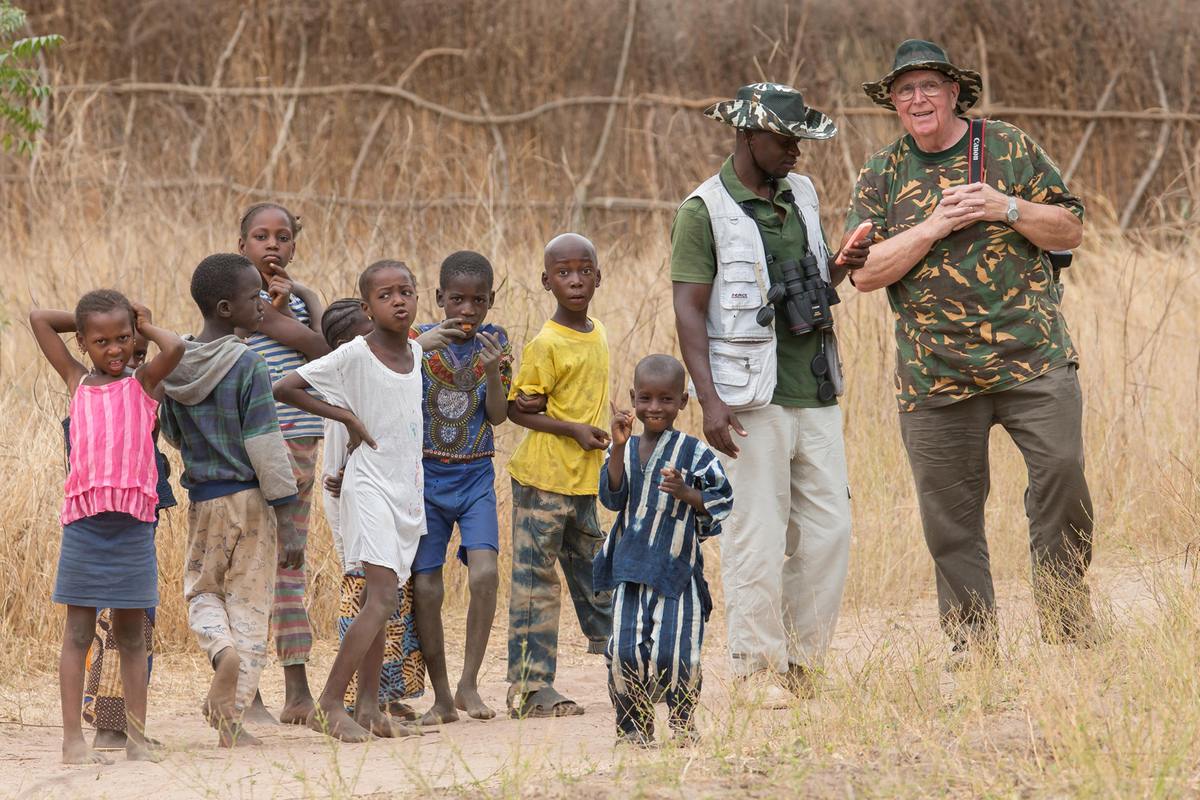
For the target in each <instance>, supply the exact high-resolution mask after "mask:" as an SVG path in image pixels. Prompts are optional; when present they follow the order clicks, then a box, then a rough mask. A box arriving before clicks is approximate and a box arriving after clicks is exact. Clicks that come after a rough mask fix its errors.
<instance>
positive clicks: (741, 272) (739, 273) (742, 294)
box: [720, 261, 763, 311]
mask: <svg viewBox="0 0 1200 800" xmlns="http://www.w3.org/2000/svg"><path fill="white" fill-rule="evenodd" d="M722 273H723V278H724V280H722V281H721V282H720V286H721V307H722V308H727V309H729V310H731V311H748V310H750V309H756V308H761V307H762V304H763V296H762V290H761V289H759V288H758V277H757V275H756V274H755V270H754V263H753V262H750V261H735V262H731V263H727V264H725V265H723V269H722Z"/></svg>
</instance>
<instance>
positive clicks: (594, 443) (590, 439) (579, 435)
mask: <svg viewBox="0 0 1200 800" xmlns="http://www.w3.org/2000/svg"><path fill="white" fill-rule="evenodd" d="M572 438H574V439H575V441H576V442H577V443H578V444H579V446H580V447H582V448H583V449H584V450H585V451H587V450H603V449H604V448H605V447H608V442H609V439H610V438H611V437H610V436H609V435H608V431H606V430H604V429H603V428H597V427H596V426H595V425H588V424H586V423H582V422H580V423H578V424H577V425H576V426H575V430H574V434H573V435H572Z"/></svg>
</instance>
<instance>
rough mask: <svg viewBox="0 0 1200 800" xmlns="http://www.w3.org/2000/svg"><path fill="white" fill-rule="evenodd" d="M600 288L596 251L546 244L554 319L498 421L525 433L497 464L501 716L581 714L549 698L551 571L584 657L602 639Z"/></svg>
mask: <svg viewBox="0 0 1200 800" xmlns="http://www.w3.org/2000/svg"><path fill="white" fill-rule="evenodd" d="M599 285H600V268H599V266H598V265H597V264H596V249H595V247H593V246H592V243H591V242H589V241H588V240H587V239H585V238H583V237H582V236H579V235H578V234H574V233H564V234H562V235H561V236H558V237H556V238H554V239H553V240H552V241H551V242H550V243H549V244H548V245H546V251H545V255H544V264H543V271H542V286H543V288H545V289H546V291H548V292H551V293H553V295H554V299H555V301H556V302H557V308H556V309H555V311H554V315H553V316H552V317H551V318H550V319H549V320H548V321H547V322H546V324H545V325H543V326H542V329H541V331H540V332H539V333H538V335H537V336H536V337H534V339H533V340H532V341H530V342H529V344H527V345H525V349H524V351H523V353H522V356H521V367H520V369H519V370H518V372H517V376H516V378H515V379H514V380H513V386H512V390H511V391H510V392H509V401H510V402H509V411H508V418H509V419H511V420H512V421H513V422H515V423H517V424H518V425H522V426H524V427H526V428H529V431H527V432H526V433H525V437H524V438H523V439H522V440H521V443H520V445H518V446H517V449H516V452H514V453H513V455H512V458H510V459H509V461H508V472H509V474H510V475H511V476H512V492H513V510H512V520H513V548H512V550H513V566H512V595H511V600H510V602H509V610H508V682H509V688H508V710H509V715H510V716H512V717H525V716H535V717H548V716H569V715H574V714H582V713H583V708H582V707H581V706H579V705H577V704H576V703H575V702H574V701H572V700H568V699H567V698H565V697H563V696H562V695H561V694H559V693H558V692H557V691H556V690H555V688H554V675H555V671H556V668H557V660H558V614H559V579H558V574H557V572H556V571H555V567H554V565H555V562H556V561H558V562H560V563H561V564H562V568H563V572H564V573H565V574H566V578H567V587H568V588H569V589H570V592H571V599H572V600H573V601H574V603H575V613H576V616H578V618H579V625H580V627H581V628H582V629H583V632H584V634H585V635H586V636H587V638H588V642H589V644H588V652H589V653H603V652H604V645H605V643H606V642H607V641H608V637H609V636H610V634H611V633H612V596H611V595H610V594H608V593H607V592H605V593H601V594H596V593H595V592H594V591H593V590H592V559H593V558H594V557H595V555H596V552H597V551H598V550H599V549H600V546H601V545H602V544H603V541H604V540H603V535H602V534H601V532H600V525H599V522H598V520H597V518H596V491H597V487H598V486H599V480H600V466H601V463H602V462H603V460H604V447H605V445H607V444H608V440H609V436H608V432H607V431H605V430H604V429H603V428H600V427H599V425H601V424H603V423H604V421H605V419H606V417H607V415H608V339H607V337H606V335H605V332H604V326H603V325H601V324H600V322H599V321H598V320H596V319H593V318H591V317H589V316H588V305H589V304H590V303H591V300H592V295H593V294H595V292H596V287H597V286H599ZM521 395H544V396H545V402H546V410H545V413H540V414H533V413H529V412H527V411H524V410H522V409H521V406H520V404H519V402H518V397H519V396H521Z"/></svg>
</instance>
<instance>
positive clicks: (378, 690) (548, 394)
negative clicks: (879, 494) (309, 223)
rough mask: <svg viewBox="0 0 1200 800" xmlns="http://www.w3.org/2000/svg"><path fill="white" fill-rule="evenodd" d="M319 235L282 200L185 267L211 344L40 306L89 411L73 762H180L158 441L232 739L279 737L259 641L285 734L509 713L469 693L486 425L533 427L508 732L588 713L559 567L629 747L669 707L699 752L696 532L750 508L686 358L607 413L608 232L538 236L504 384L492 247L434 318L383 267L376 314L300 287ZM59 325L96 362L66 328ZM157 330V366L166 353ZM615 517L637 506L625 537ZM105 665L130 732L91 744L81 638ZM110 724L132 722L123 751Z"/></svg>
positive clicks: (75, 563)
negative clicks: (263, 731)
mask: <svg viewBox="0 0 1200 800" xmlns="http://www.w3.org/2000/svg"><path fill="white" fill-rule="evenodd" d="M299 231H300V226H299V223H298V220H297V219H296V218H295V216H294V215H292V214H291V213H290V212H288V211H287V210H286V209H284V208H282V207H281V206H278V205H275V204H259V205H256V206H253V207H251V209H250V210H249V211H248V212H247V213H246V215H245V216H244V217H243V219H242V224H241V230H240V239H239V251H240V252H239V253H238V254H218V255H213V256H209V257H207V258H205V259H204V260H203V261H201V262H200V264H199V265H198V266H197V267H196V269H195V271H194V273H193V275H192V279H191V295H192V298H193V300H194V301H195V303H196V305H197V307H198V309H199V311H200V313H201V315H202V317H203V326H202V328H201V330H200V332H199V333H198V334H196V335H194V336H190V335H189V336H185V337H183V338H182V339H181V338H180V337H177V336H175V335H174V334H173V333H170V332H168V331H166V330H163V329H161V328H158V327H155V326H154V325H153V324H152V323H151V318H150V312H149V310H148V309H145V308H144V307H142V306H138V305H135V304H131V303H130V302H129V301H128V300H127V299H125V298H124V297H123V296H122V295H120V294H119V293H117V292H114V291H110V290H99V291H93V292H89V293H88V294H86V295H85V296H84V297H83V298H82V299H81V300H80V301H79V304H78V306H77V308H76V311H75V314H74V315H70V314H67V313H65V312H57V311H48V310H38V311H34V312H33V313H32V314H31V315H30V324H31V327H32V329H33V332H34V335H35V337H36V339H37V341H38V344H39V345H40V347H41V348H42V351H43V353H45V355H46V357H47V359H48V360H49V361H50V363H51V364H52V365H53V366H54V367H55V369H56V370H57V371H58V373H59V374H60V375H61V376H62V377H63V379H64V381H65V382H66V384H67V388H68V392H69V394H70V395H71V405H70V416H69V441H68V443H69V473H68V477H67V483H66V491H65V494H66V498H65V501H64V506H63V512H62V524H63V546H62V553H61V556H60V563H59V570H58V577H57V581H56V586H55V593H54V600H55V602H60V603H64V604H66V605H67V606H68V610H67V622H66V630H65V632H64V636H63V650H62V659H61V662H60V670H59V673H60V685H61V690H62V707H63V727H64V737H63V760H64V761H65V762H68V763H87V762H100V761H106V760H107V759H106V757H105V756H103V755H102V754H101V753H100V752H99V750H100V749H101V747H102V744H103V745H107V746H109V747H111V746H112V745H113V744H114V742H116V743H120V744H123V746H124V747H125V749H126V752H127V755H128V757H129V758H131V759H152V760H157V759H160V758H161V757H162V753H161V750H162V748H161V745H160V744H159V743H158V742H156V741H154V740H153V739H150V738H148V737H146V735H145V714H146V683H147V680H148V677H149V674H148V673H149V669H148V667H149V664H148V661H149V658H148V657H149V652H150V644H149V643H150V635H149V631H150V629H151V628H150V626H148V625H147V623H146V621H147V619H149V620H151V622H152V619H153V616H152V615H153V609H154V607H155V606H157V604H158V592H157V576H158V573H157V566H156V557H155V549H154V525H155V524H156V519H157V508H156V506H158V507H162V506H163V505H164V500H165V499H166V498H165V496H164V495H166V494H169V493H170V484H169V482H167V481H166V473H167V469H168V468H167V465H166V461H165V459H162V458H161V456H160V455H159V456H158V457H156V454H157V450H156V444H155V440H156V438H157V437H158V436H159V435H161V436H163V437H164V438H165V439H166V440H167V441H168V442H169V443H170V444H171V445H172V446H174V447H176V448H178V449H179V450H180V451H181V458H182V461H183V465H184V469H183V472H182V474H181V475H180V477H179V482H180V484H181V486H182V487H183V488H184V489H185V490H186V491H187V494H188V500H189V503H188V514H187V517H188V537H187V547H186V563H185V572H184V587H183V588H184V596H185V599H186V600H187V603H188V621H189V625H190V627H191V629H192V631H193V632H194V634H195V635H196V638H197V640H198V641H199V643H200V645H201V647H202V648H203V649H204V650H205V653H206V654H207V655H208V658H209V660H210V662H211V664H212V667H213V671H214V675H213V679H212V682H211V684H210V687H209V690H208V693H207V696H206V698H205V700H204V704H203V710H204V713H205V716H206V718H207V719H208V721H209V723H210V724H211V725H212V726H213V727H214V728H215V729H216V730H217V731H218V740H219V743H220V744H221V745H223V746H238V745H246V744H258V743H259V740H258V739H256V738H255V737H254V736H253V735H251V734H250V733H249V732H248V731H247V730H246V729H245V728H244V726H243V723H244V722H246V721H251V722H274V718H273V717H271V716H270V714H269V712H268V711H267V710H266V708H265V707H264V706H263V705H262V701H261V697H260V696H259V695H258V682H259V676H260V674H261V672H262V670H263V668H264V667H265V665H266V663H267V660H268V649H267V642H268V633H269V632H270V633H271V634H273V635H274V638H275V648H276V658H277V660H278V662H279V663H280V664H281V665H282V666H283V668H284V677H285V686H286V698H285V702H284V706H283V710H282V713H281V721H283V722H288V723H296V724H306V725H308V726H309V727H310V728H312V729H314V730H317V731H320V732H323V733H326V734H328V735H332V736H334V737H336V738H338V739H340V740H343V741H350V742H359V741H365V740H367V739H370V738H372V737H373V736H389V737H391V736H407V735H413V734H416V733H419V730H420V726H422V725H437V724H444V723H447V722H452V721H454V720H456V719H458V712H460V711H461V712H465V713H466V714H468V715H469V716H471V717H473V718H477V719H489V718H491V717H493V716H495V714H494V712H493V711H492V710H491V709H490V708H489V707H488V706H487V704H486V703H485V702H484V701H483V699H482V697H481V696H480V694H479V690H478V674H479V669H480V666H481V664H482V660H483V657H484V654H485V651H486V648H487V642H488V637H489V633H490V630H491V627H492V622H493V618H494V615H495V606H496V596H497V590H498V583H499V575H498V567H497V559H498V554H499V527H498V521H497V507H496V494H495V471H494V467H493V458H494V455H495V446H494V439H493V426H495V425H498V424H501V423H502V422H504V421H505V420H506V419H507V420H512V421H513V422H515V423H516V424H518V425H521V426H523V427H525V428H527V429H528V430H527V431H526V433H525V436H524V438H523V439H522V440H521V442H520V444H519V446H518V447H517V449H516V451H515V452H514V453H513V455H512V457H511V458H510V460H509V462H508V464H507V469H508V472H509V474H510V476H511V479H512V496H513V508H512V580H511V592H510V596H511V600H510V607H509V638H508V676H507V677H508V682H509V691H508V701H507V705H508V712H509V715H510V716H512V717H515V718H523V717H528V716H569V715H574V714H582V713H583V708H582V707H581V706H579V705H578V704H576V703H575V702H573V701H572V700H570V699H568V698H567V697H565V696H563V695H562V694H560V693H559V692H558V691H557V690H556V689H555V686H554V681H555V673H556V657H557V650H558V627H559V610H560V582H559V577H558V573H557V571H556V569H555V562H558V563H559V564H560V565H561V568H562V572H563V574H564V576H565V577H566V582H567V587H568V590H569V591H570V594H571V598H572V601H573V603H574V606H575V610H576V615H577V617H578V619H579V622H580V626H581V628H582V630H583V633H584V634H585V636H586V637H587V638H588V641H589V647H588V650H589V652H592V653H597V654H599V653H604V654H605V656H606V659H607V661H608V663H609V665H610V669H609V680H608V688H609V693H610V697H611V699H612V702H613V705H614V707H615V709H616V714H617V732H618V741H626V742H630V743H634V744H641V745H645V744H648V743H649V742H650V741H651V740H652V739H653V719H654V714H653V703H654V702H656V701H657V700H659V699H665V700H666V702H667V704H668V707H669V710H670V720H671V725H672V727H673V728H674V729H675V731H676V735H677V736H680V737H683V738H685V739H688V740H690V739H693V738H694V737H695V735H696V733H695V724H694V720H693V711H694V708H695V704H696V699H697V697H698V695H699V691H700V662H699V654H700V648H701V644H702V641H703V636H704V624H705V621H706V620H707V618H708V615H709V613H710V611H711V608H712V604H711V601H710V600H709V596H708V587H707V584H706V583H705V580H704V574H703V556H702V553H701V549H700V542H701V541H703V540H704V539H705V538H707V537H708V536H711V535H714V534H716V533H718V532H719V531H720V521H721V520H722V519H723V518H724V517H725V516H727V515H728V513H729V511H730V508H731V504H732V492H731V489H730V486H729V483H728V481H727V480H726V478H725V475H724V473H723V471H722V469H721V465H720V462H719V461H717V459H716V458H715V457H714V455H713V453H712V451H710V450H709V449H708V448H707V447H706V446H705V445H704V444H702V443H701V442H699V441H698V440H696V439H695V438H693V437H690V436H687V435H684V434H682V433H679V432H677V431H676V430H675V429H674V427H673V424H674V421H675V418H676V416H677V414H678V413H679V412H680V410H682V409H683V408H684V406H685V405H686V404H687V399H688V397H687V392H686V378H685V375H684V371H683V367H682V365H680V364H679V362H678V361H677V360H675V359H674V358H671V357H670V356H664V355H654V356H649V357H647V358H645V359H643V360H642V361H641V362H640V363H639V364H638V366H637V369H636V371H635V374H634V386H633V389H632V390H631V391H630V400H631V403H632V406H633V411H628V410H623V409H619V408H617V406H616V405H615V404H614V403H612V402H611V401H610V399H609V359H608V343H607V336H606V332H605V329H604V327H603V326H602V325H601V324H600V322H599V321H598V320H596V319H594V318H593V317H590V316H589V315H588V309H589V306H590V303H591V300H592V297H593V295H594V293H595V291H596V289H597V287H598V286H599V284H600V279H601V274H600V269H599V265H598V263H597V257H596V251H595V248H594V247H593V246H592V244H591V242H589V241H588V240H587V239H585V238H584V237H582V236H579V235H577V234H563V235H561V236H558V237H556V238H555V239H553V240H552V241H551V242H550V243H549V244H548V245H547V246H546V249H545V255H544V265H543V272H542V285H543V287H544V288H545V289H546V290H547V291H549V292H550V293H551V294H552V295H553V296H554V299H555V301H556V305H557V307H556V309H555V311H554V313H553V315H552V316H551V317H550V319H549V320H548V321H547V322H546V323H545V325H544V326H543V327H542V329H541V331H540V332H539V333H538V334H537V336H536V337H534V338H533V339H532V340H531V341H530V342H529V343H528V344H527V345H526V346H525V348H524V350H523V353H522V359H521V363H520V367H519V369H518V370H517V372H516V374H515V376H514V374H513V358H512V348H511V345H510V343H509V337H508V334H507V332H506V331H505V330H504V329H503V328H501V327H500V326H498V325H494V324H490V323H488V322H487V321H486V319H487V315H488V311H489V310H490V309H491V307H492V305H493V302H494V299H495V292H494V289H493V272H492V268H491V265H490V264H489V263H488V261H487V259H486V258H484V257H483V256H482V255H480V254H478V253H473V252H469V251H462V252H458V253H454V254H452V255H450V256H449V257H447V258H446V259H445V261H444V262H443V263H442V266H441V272H440V275H439V285H438V289H437V293H436V298H437V305H438V307H439V308H441V309H443V310H444V312H445V319H444V320H443V321H442V322H439V323H434V324H426V325H415V324H414V323H415V319H414V317H415V314H416V311H417V288H418V282H417V279H416V277H415V275H414V274H413V272H412V270H410V269H409V268H408V267H407V266H406V265H405V264H404V263H402V262H399V261H391V260H385V261H379V262H376V263H374V264H371V265H370V266H369V267H367V269H366V270H365V271H364V272H363V273H362V276H361V277H360V278H359V282H358V294H359V297H358V298H356V299H351V298H348V299H344V300H338V301H336V302H334V303H332V304H331V305H330V306H329V308H327V309H325V308H322V305H321V301H320V299H319V297H318V296H317V295H316V293H315V292H313V291H312V290H310V289H307V288H305V287H303V286H301V285H299V284H297V283H295V282H293V281H292V279H291V277H290V275H289V274H288V272H287V267H288V265H289V263H290V261H291V259H292V257H293V255H294V253H295V239H296V236H297V234H298V233H299ZM69 332H74V333H75V340H76V343H77V345H78V347H79V350H80V353H81V355H86V356H87V357H89V358H90V359H91V362H92V365H93V366H92V368H91V369H90V370H89V369H88V368H87V367H86V366H85V365H84V364H83V363H81V361H79V360H77V359H75V358H74V357H73V356H72V355H71V352H70V350H69V349H68V348H67V346H66V345H65V343H64V341H63V340H62V338H61V337H60V334H63V333H69ZM144 340H149V341H152V342H154V343H155V344H156V345H157V346H158V349H159V354H158V355H157V356H155V357H154V358H153V359H151V360H148V361H147V360H145V350H146V345H145V341H144ZM139 353H140V355H141V358H140V360H139V359H138V356H137V354H139ZM610 409H611V412H612V413H611V416H610V413H609V412H610ZM634 416H636V417H637V419H638V420H639V421H640V422H641V423H642V426H643V432H642V434H641V435H640V436H632V421H633V417H634ZM321 438H324V441H325V444H324V448H323V453H324V454H323V458H322V468H321V471H320V478H321V480H320V487H321V490H322V491H323V498H324V510H325V514H326V517H327V519H328V521H329V525H330V529H331V531H332V532H333V537H334V544H335V549H336V551H337V554H338V557H339V559H341V562H342V566H343V569H344V573H345V574H344V577H343V582H342V601H341V608H340V613H339V622H338V630H339V635H340V638H341V642H340V646H339V648H338V652H337V655H336V657H335V659H334V662H333V665H332V666H331V668H330V672H329V676H328V678H327V680H326V683H325V686H324V689H323V690H322V691H321V693H320V695H319V696H318V697H317V698H316V699H315V700H314V699H313V697H312V696H311V693H310V691H309V687H308V678H307V674H306V667H305V665H306V662H307V660H308V653H309V650H310V649H311V645H312V633H311V628H310V625H309V621H308V617H307V612H306V610H305V606H304V589H305V582H306V575H305V571H304V569H305V545H306V540H307V532H308V522H309V518H310V512H311V501H312V492H313V491H314V487H315V485H316V483H317V480H316V479H317V469H316V465H317V454H318V449H319V448H318V444H319V442H318V440H319V439H321ZM606 451H607V457H606ZM164 484H165V489H164V488H160V487H163V486H164ZM597 499H599V501H600V502H602V503H603V504H604V505H605V506H606V507H607V508H609V509H611V510H613V511H616V512H617V519H616V523H615V525H614V526H613V528H612V530H611V532H610V533H609V534H608V536H607V537H605V536H604V534H603V533H602V532H601V530H600V526H599V520H598V516H597V507H596V503H597ZM455 527H457V528H458V530H459V534H460V545H459V547H458V550H457V553H458V557H459V559H460V560H461V561H462V562H463V563H465V564H466V566H467V570H468V580H469V586H470V604H469V607H468V613H467V621H466V628H467V630H466V651H465V656H464V667H463V673H462V676H461V678H460V680H459V681H458V684H457V687H456V689H455V691H453V692H451V689H450V685H449V680H448V676H447V668H446V658H445V647H444V636H443V630H442V620H441V606H442V599H443V594H444V592H443V585H442V569H443V566H444V564H445V561H446V557H447V549H448V546H449V544H450V541H451V537H452V533H453V531H454V529H455ZM105 609H111V611H105V612H103V616H102V620H103V622H102V625H101V630H100V632H97V622H96V620H97V614H98V611H101V610H105ZM114 647H115V648H116V650H117V651H118V652H119V654H120V661H119V664H120V681H119V685H120V686H123V701H122V697H121V693H120V691H110V692H109V694H115V695H116V697H115V698H106V699H107V700H109V701H110V702H109V704H108V709H109V710H108V712H107V717H108V718H110V719H111V718H113V717H116V716H122V717H123V719H120V720H119V724H118V722H117V721H116V720H114V721H112V722H110V723H109V724H107V725H104V726H101V725H100V724H99V723H98V722H97V721H96V720H95V719H94V716H95V715H94V714H93V717H92V718H90V720H91V721H92V722H93V723H94V724H96V725H97V727H98V733H97V739H96V742H95V747H92V746H89V745H88V744H87V742H86V740H85V739H84V737H83V733H82V727H81V722H80V720H81V710H82V709H83V708H84V696H83V692H84V672H85V666H86V665H87V664H88V663H89V649H91V651H92V655H91V656H90V658H91V659H92V660H96V659H98V658H99V657H100V656H101V655H102V654H103V652H104V651H105V648H107V650H108V651H109V652H111V651H112V649H113V648H114ZM113 662H114V660H113V659H112V658H111V657H110V658H107V659H106V660H105V663H106V664H108V665H109V666H108V670H109V672H110V673H111V672H112V670H113ZM426 670H427V671H428V677H429V681H430V683H431V684H432V686H433V690H434V702H433V706H432V707H431V708H430V709H429V710H428V711H426V712H425V713H424V714H422V715H420V716H418V715H417V714H416V712H415V711H414V710H413V709H412V708H411V707H410V706H409V705H407V703H406V702H405V701H406V700H410V699H412V698H413V697H416V696H418V695H420V694H421V693H422V691H423V688H424V678H425V671H426ZM110 682H111V681H110ZM92 683H93V682H92V681H89V682H88V688H89V691H93V692H94V691H95V689H94V688H93V686H92ZM89 699H90V698H89ZM113 709H120V710H121V711H123V714H118V713H116V712H114V710H113ZM409 723H413V724H409ZM102 727H103V728H111V729H112V730H108V731H106V732H105V737H104V738H103V739H102V737H101V731H100V730H99V729H100V728H102ZM122 729H124V730H125V732H126V735H125V736H124V737H123V738H122V737H121V736H120V734H121V730H122Z"/></svg>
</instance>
